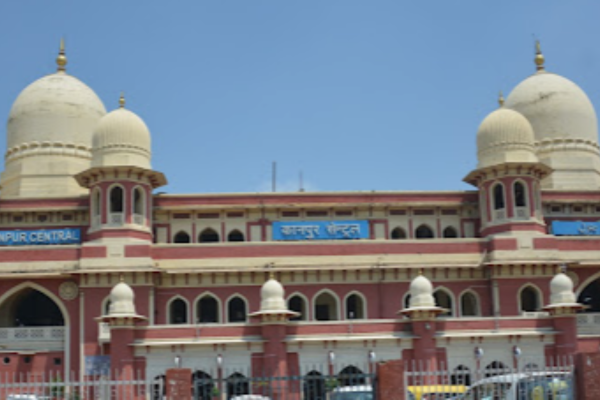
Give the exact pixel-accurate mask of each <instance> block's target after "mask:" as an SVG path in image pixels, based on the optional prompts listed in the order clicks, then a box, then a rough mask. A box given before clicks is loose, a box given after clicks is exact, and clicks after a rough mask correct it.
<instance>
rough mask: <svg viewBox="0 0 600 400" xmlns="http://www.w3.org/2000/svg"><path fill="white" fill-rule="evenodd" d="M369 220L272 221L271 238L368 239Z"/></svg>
mask: <svg viewBox="0 0 600 400" xmlns="http://www.w3.org/2000/svg"><path fill="white" fill-rule="evenodd" d="M368 238H369V221H290V222H273V240H348V239H368Z"/></svg>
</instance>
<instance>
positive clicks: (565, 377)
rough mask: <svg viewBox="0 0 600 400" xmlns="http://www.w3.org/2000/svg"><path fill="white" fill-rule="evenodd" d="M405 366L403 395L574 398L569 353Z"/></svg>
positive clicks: (486, 397)
mask: <svg viewBox="0 0 600 400" xmlns="http://www.w3.org/2000/svg"><path fill="white" fill-rule="evenodd" d="M510 358H512V357H510ZM456 361H457V360H455V364H456ZM473 361H475V365H473ZM405 366H406V367H407V369H408V370H407V372H405V373H404V387H405V390H406V397H405V398H406V399H414V398H415V396H423V395H425V394H428V396H429V397H428V398H448V397H450V398H456V397H458V398H465V399H488V398H489V399H538V398H539V399H564V400H575V399H576V397H575V373H574V372H575V368H574V366H573V360H572V359H571V358H570V357H562V358H557V359H554V360H546V361H544V360H543V359H541V360H540V359H535V360H533V361H531V360H530V361H527V360H515V359H513V364H509V363H508V362H505V363H503V362H501V361H493V360H484V359H479V360H470V362H469V361H467V362H463V363H459V365H457V366H455V367H448V366H447V365H439V366H432V365H431V364H428V363H416V362H412V363H410V362H409V363H407V364H406V365H405ZM436 396H437V397H436ZM444 396H446V397H444ZM459 396H463V397H459Z"/></svg>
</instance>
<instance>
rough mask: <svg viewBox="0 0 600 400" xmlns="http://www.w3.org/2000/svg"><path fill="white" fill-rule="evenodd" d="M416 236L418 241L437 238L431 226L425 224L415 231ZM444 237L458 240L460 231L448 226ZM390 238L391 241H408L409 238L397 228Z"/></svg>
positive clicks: (402, 230) (444, 231) (401, 229)
mask: <svg viewBox="0 0 600 400" xmlns="http://www.w3.org/2000/svg"><path fill="white" fill-rule="evenodd" d="M414 236H415V238H416V239H433V238H435V234H434V233H433V229H431V228H430V227H429V226H427V225H425V224H423V225H419V227H418V228H417V229H416V230H415V235H414ZM442 237H444V238H457V237H458V231H457V230H456V228H454V227H452V226H448V227H446V228H444V230H443V231H442ZM390 238H391V239H407V238H408V236H407V235H406V231H405V230H404V229H403V228H401V227H396V228H394V229H392V232H391V234H390Z"/></svg>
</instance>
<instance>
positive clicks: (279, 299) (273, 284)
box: [260, 278, 288, 312]
mask: <svg viewBox="0 0 600 400" xmlns="http://www.w3.org/2000/svg"><path fill="white" fill-rule="evenodd" d="M284 295H285V291H284V289H283V286H282V285H281V283H279V282H278V281H276V280H275V279H273V278H271V279H269V280H268V281H266V282H265V283H264V284H263V285H262V288H261V289H260V299H261V300H260V311H261V312H264V311H288V309H287V306H286V303H285V299H284Z"/></svg>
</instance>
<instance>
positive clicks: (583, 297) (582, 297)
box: [577, 277, 600, 313]
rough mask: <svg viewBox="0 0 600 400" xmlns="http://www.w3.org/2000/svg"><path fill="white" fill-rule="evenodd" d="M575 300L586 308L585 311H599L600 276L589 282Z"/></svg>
mask: <svg viewBox="0 0 600 400" xmlns="http://www.w3.org/2000/svg"><path fill="white" fill-rule="evenodd" d="M577 302H578V303H581V304H583V305H585V306H587V307H588V308H586V309H585V310H583V312H586V313H600V277H599V278H597V279H596V280H595V281H592V282H590V283H589V284H588V285H587V286H586V287H585V288H584V289H583V290H582V291H581V293H580V294H579V297H578V298H577Z"/></svg>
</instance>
